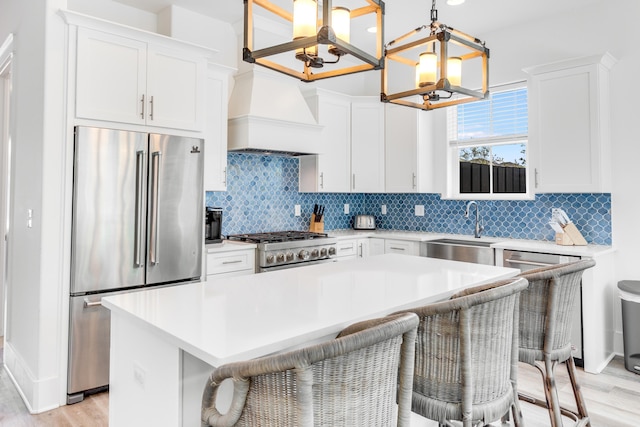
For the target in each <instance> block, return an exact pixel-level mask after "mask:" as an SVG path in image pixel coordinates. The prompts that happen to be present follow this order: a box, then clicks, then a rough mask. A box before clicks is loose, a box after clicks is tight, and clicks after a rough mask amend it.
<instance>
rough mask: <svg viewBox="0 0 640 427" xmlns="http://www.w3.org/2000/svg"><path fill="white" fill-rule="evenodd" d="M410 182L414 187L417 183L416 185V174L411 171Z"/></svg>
mask: <svg viewBox="0 0 640 427" xmlns="http://www.w3.org/2000/svg"><path fill="white" fill-rule="evenodd" d="M411 182H412V184H413V188H416V186H417V185H416V174H415V172H414V173H413V181H411Z"/></svg>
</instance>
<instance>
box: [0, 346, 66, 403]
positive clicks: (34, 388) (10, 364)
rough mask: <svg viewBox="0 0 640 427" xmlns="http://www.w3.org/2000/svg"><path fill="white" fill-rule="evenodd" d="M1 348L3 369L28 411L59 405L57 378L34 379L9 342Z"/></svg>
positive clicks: (58, 382) (58, 383)
mask: <svg viewBox="0 0 640 427" xmlns="http://www.w3.org/2000/svg"><path fill="white" fill-rule="evenodd" d="M3 350H4V366H5V369H6V370H7V373H8V374H9V378H11V381H12V382H13V384H14V385H15V387H16V389H17V390H18V393H19V394H20V397H22V400H23V401H24V404H25V405H26V407H27V409H28V411H29V413H31V414H39V413H41V412H45V411H49V410H51V409H55V408H57V407H59V406H60V404H59V400H60V381H59V378H57V377H50V378H44V379H36V378H35V377H34V375H33V373H32V372H31V370H30V369H29V367H28V366H27V365H26V363H24V360H23V359H22V358H21V357H20V355H19V354H18V353H17V352H16V351H15V350H14V348H13V346H12V345H11V343H6V342H5V343H4V349H3Z"/></svg>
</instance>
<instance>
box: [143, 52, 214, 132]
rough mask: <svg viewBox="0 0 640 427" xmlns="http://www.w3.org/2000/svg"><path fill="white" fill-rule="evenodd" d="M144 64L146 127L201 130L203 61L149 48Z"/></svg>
mask: <svg viewBox="0 0 640 427" xmlns="http://www.w3.org/2000/svg"><path fill="white" fill-rule="evenodd" d="M147 64H148V65H147V97H148V104H147V105H148V109H147V110H148V111H147V124H149V125H153V126H162V127H168V128H174V129H186V130H195V131H200V130H202V128H203V121H204V120H203V117H202V116H203V112H204V97H203V94H202V93H203V90H204V89H203V88H204V81H205V70H206V61H205V59H204V57H202V56H200V55H196V54H191V55H190V54H188V53H186V52H182V51H176V50H174V49H168V48H164V47H160V46H149V49H148V52H147Z"/></svg>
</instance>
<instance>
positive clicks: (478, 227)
mask: <svg viewBox="0 0 640 427" xmlns="http://www.w3.org/2000/svg"><path fill="white" fill-rule="evenodd" d="M471 205H474V206H475V207H476V228H475V230H474V231H473V236H474V237H475V238H477V239H479V238H480V234H481V233H482V231H483V230H484V226H483V225H482V220H481V219H480V209H478V203H477V202H476V201H474V200H472V201H470V202H469V203H467V210H466V211H465V212H464V217H465V218H469V209H471Z"/></svg>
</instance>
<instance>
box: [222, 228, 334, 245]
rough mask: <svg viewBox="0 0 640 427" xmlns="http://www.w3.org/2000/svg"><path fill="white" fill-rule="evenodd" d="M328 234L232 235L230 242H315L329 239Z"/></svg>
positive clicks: (290, 231) (291, 232) (292, 232)
mask: <svg viewBox="0 0 640 427" xmlns="http://www.w3.org/2000/svg"><path fill="white" fill-rule="evenodd" d="M327 236H328V235H327V234H326V233H315V232H312V231H293V230H289V231H273V232H268V233H249V234H230V235H228V236H227V238H228V239H229V240H239V241H242V242H251V243H279V242H291V241H294V240H313V239H321V238H324V237H327Z"/></svg>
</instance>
